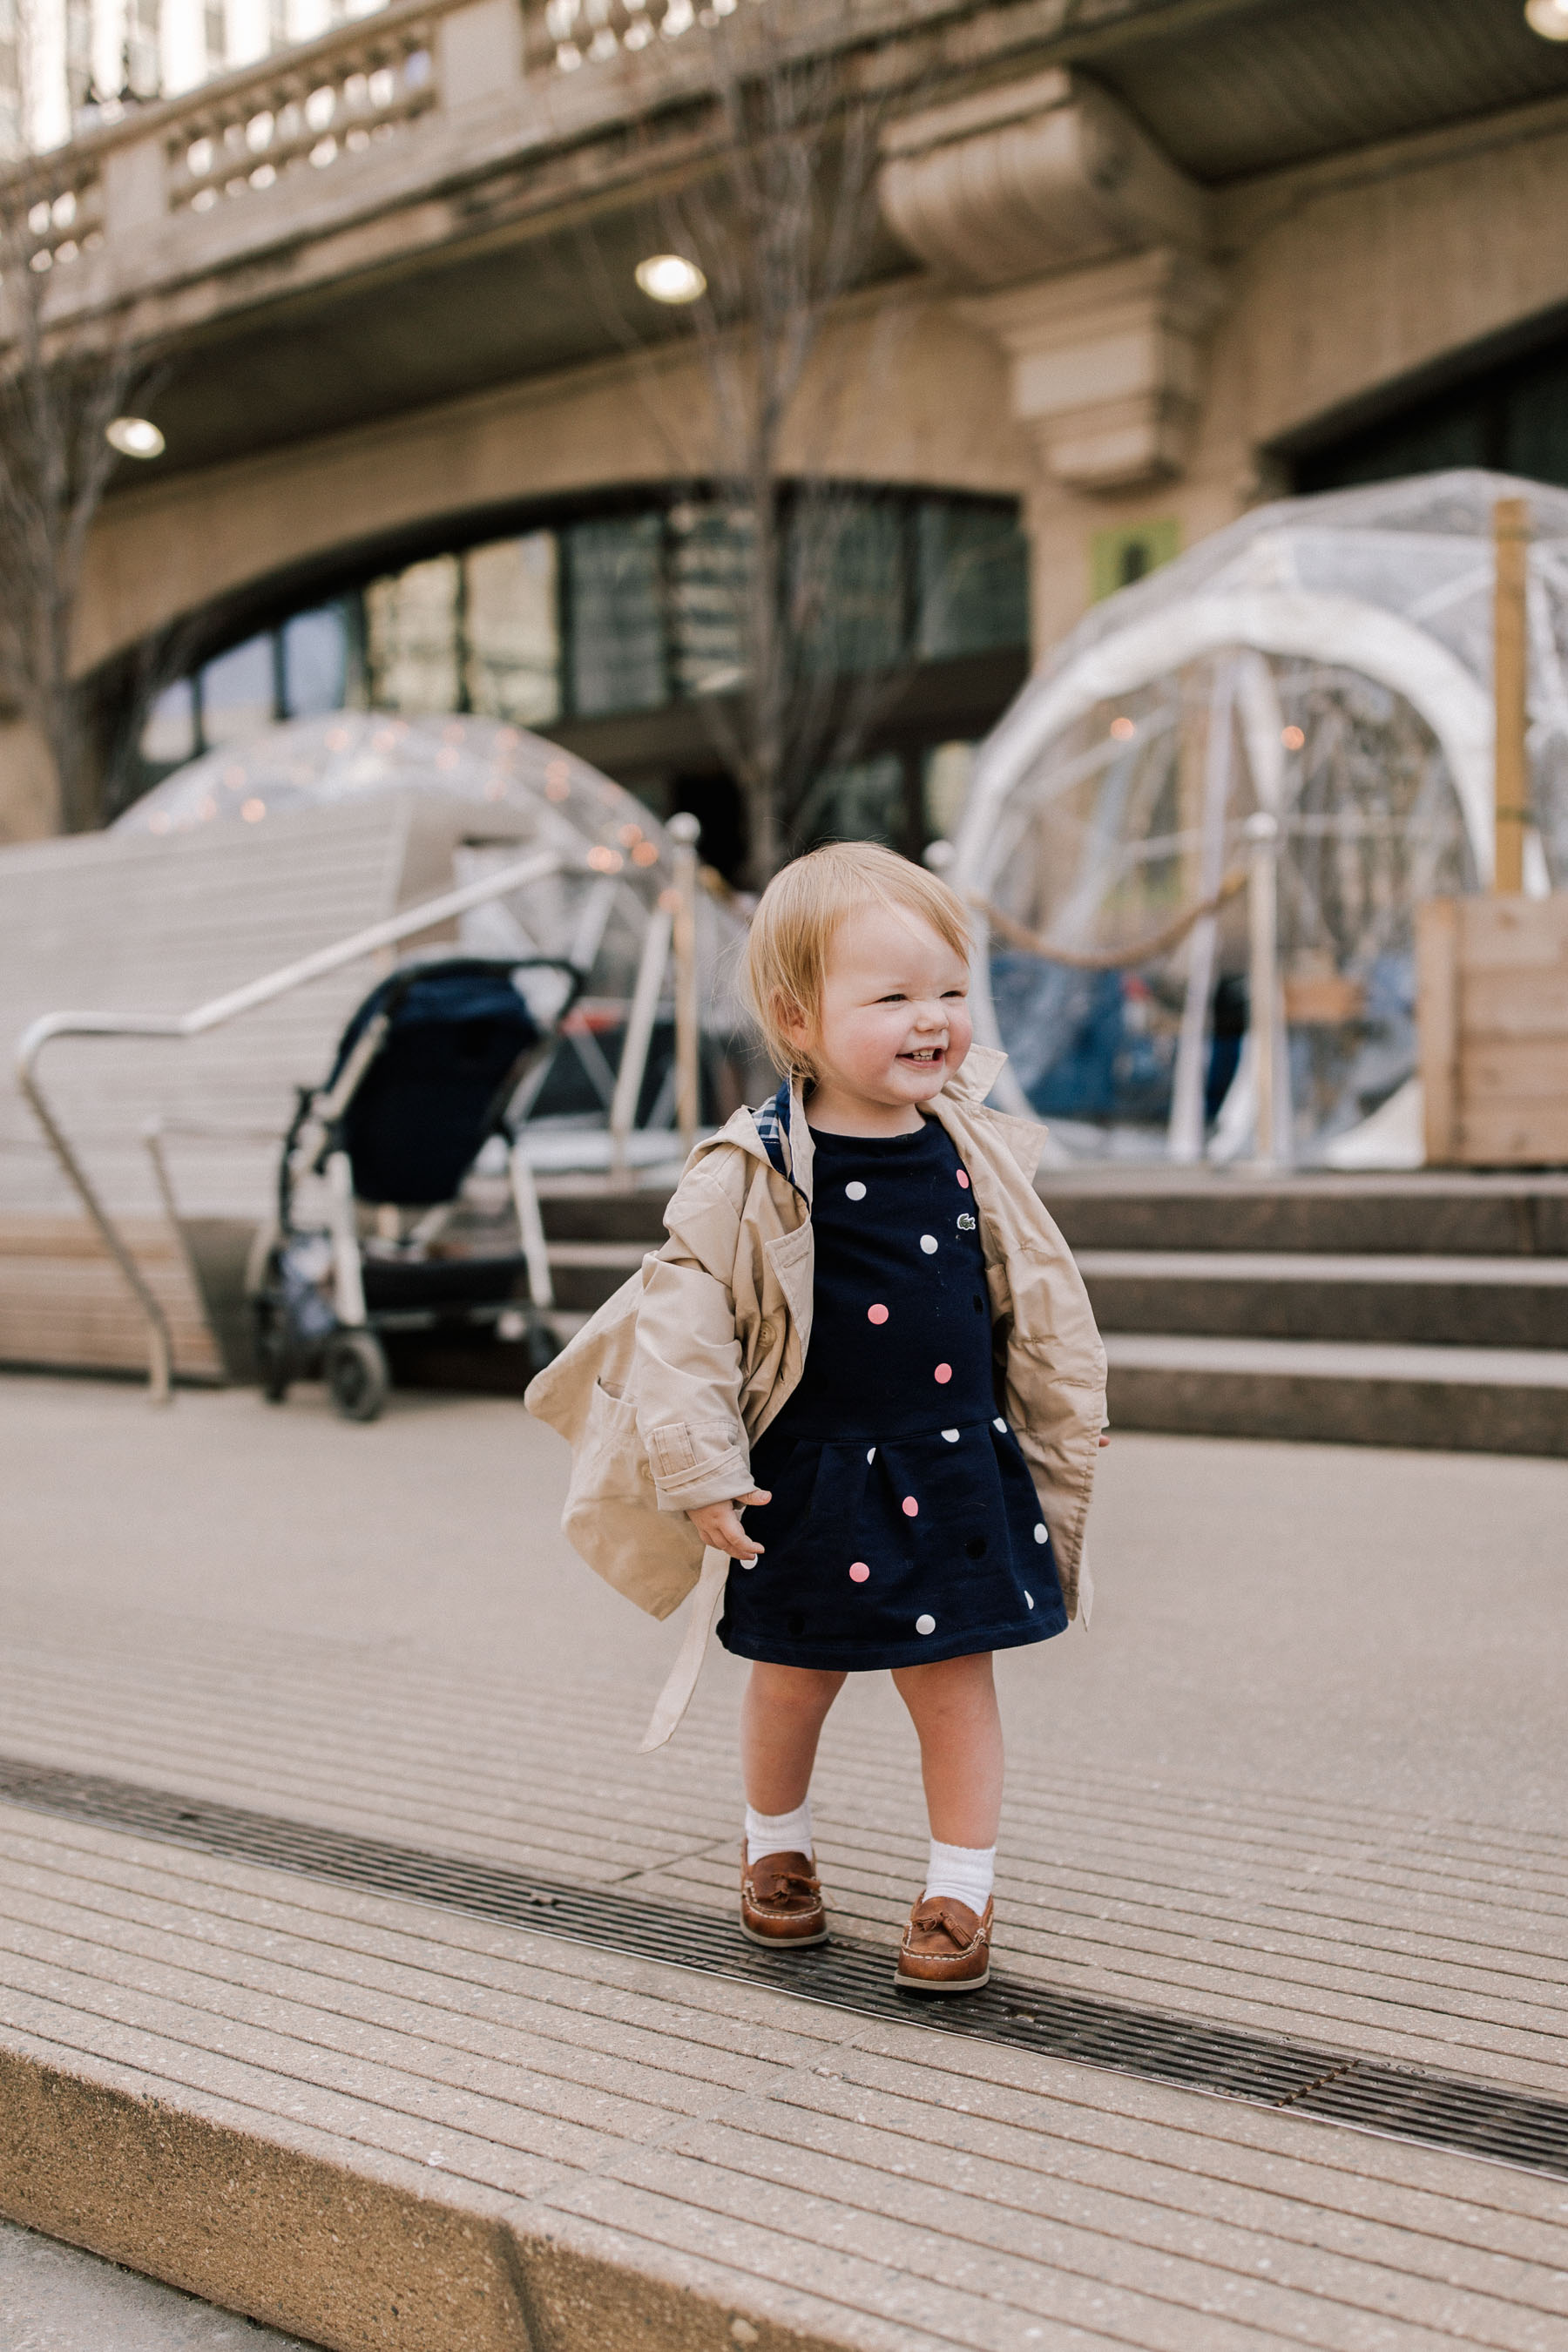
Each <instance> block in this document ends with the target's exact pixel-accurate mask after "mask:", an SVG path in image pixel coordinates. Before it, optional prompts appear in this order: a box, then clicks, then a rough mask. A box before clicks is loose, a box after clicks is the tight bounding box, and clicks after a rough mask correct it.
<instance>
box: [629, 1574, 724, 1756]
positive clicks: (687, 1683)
mask: <svg viewBox="0 0 1568 2352" xmlns="http://www.w3.org/2000/svg"><path fill="white" fill-rule="evenodd" d="M729 1573H730V1555H729V1553H728V1552H724V1551H715V1550H714V1549H712V1547H711V1545H710V1546H709V1547H707V1549H705V1550H704V1551H703V1554H702V1572H701V1574H700V1576H699V1578H698V1580H697V1590H696V1591H695V1592H694V1593H693V1594H692V1596H691V1613H690V1615H689V1617H688V1618H687V1621H686V1633H685V1637H684V1639H683V1640H682V1642H681V1644H680V1650H679V1655H678V1656H677V1658H676V1661H675V1664H674V1665H673V1666H672V1667H671V1668H670V1672H669V1680H668V1682H667V1683H666V1684H665V1686H664V1688H663V1689H662V1690H661V1691H660V1693H659V1695H658V1704H657V1705H656V1706H655V1708H654V1711H653V1715H652V1717H651V1719H650V1721H649V1723H648V1727H647V1730H646V1731H645V1732H644V1734H643V1738H642V1746H641V1748H639V1749H638V1751H637V1752H638V1754H639V1755H642V1756H647V1755H648V1754H649V1753H650V1751H651V1750H652V1749H654V1748H662V1747H663V1746H664V1744H665V1742H666V1741H667V1740H668V1738H670V1736H671V1734H672V1733H673V1732H674V1731H675V1730H676V1729H677V1728H678V1727H679V1722H680V1718H681V1717H682V1716H683V1715H684V1714H685V1713H686V1710H687V1708H688V1707H689V1706H690V1704H691V1695H692V1693H693V1691H695V1689H696V1688H697V1678H698V1676H699V1675H700V1673H701V1672H702V1661H703V1659H704V1658H705V1657H706V1655H707V1654H708V1637H709V1635H710V1633H712V1631H713V1620H714V1619H715V1618H716V1617H717V1616H718V1614H719V1603H720V1602H721V1601H722V1599H723V1598H724V1583H725V1580H726V1578H727V1577H728V1576H729Z"/></svg>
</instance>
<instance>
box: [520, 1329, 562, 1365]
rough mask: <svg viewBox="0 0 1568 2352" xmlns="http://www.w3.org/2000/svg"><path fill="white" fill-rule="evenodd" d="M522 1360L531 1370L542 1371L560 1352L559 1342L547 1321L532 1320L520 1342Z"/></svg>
mask: <svg viewBox="0 0 1568 2352" xmlns="http://www.w3.org/2000/svg"><path fill="white" fill-rule="evenodd" d="M522 1353H523V1360H524V1361H525V1362H526V1364H527V1366H528V1369H529V1370H530V1371H531V1372H542V1370H544V1367H545V1365H546V1364H552V1363H553V1362H554V1361H555V1359H556V1357H557V1356H558V1355H559V1354H560V1353H561V1342H560V1340H559V1339H557V1338H556V1336H555V1334H554V1332H553V1331H552V1329H551V1328H550V1326H549V1324H548V1323H544V1322H540V1321H537V1320H536V1321H532V1322H531V1323H530V1324H529V1327H528V1333H527V1336H526V1338H525V1339H524V1340H523V1343H522Z"/></svg>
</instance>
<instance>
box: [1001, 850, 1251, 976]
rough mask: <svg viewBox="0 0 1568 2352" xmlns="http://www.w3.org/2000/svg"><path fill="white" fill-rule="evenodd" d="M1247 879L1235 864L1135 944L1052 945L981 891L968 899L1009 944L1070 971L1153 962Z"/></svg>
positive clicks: (1118, 968)
mask: <svg viewBox="0 0 1568 2352" xmlns="http://www.w3.org/2000/svg"><path fill="white" fill-rule="evenodd" d="M1246 887H1247V869H1246V867H1245V866H1233V867H1232V868H1231V871H1230V872H1229V873H1228V874H1227V875H1226V877H1225V880H1224V881H1223V882H1222V883H1221V884H1220V886H1219V888H1218V889H1217V890H1216V891H1215V894H1214V896H1213V898H1204V899H1201V900H1200V901H1199V903H1198V905H1197V906H1195V907H1189V908H1187V909H1186V911H1185V912H1184V914H1180V915H1178V916H1176V918H1175V919H1174V920H1173V921H1172V922H1169V923H1167V924H1166V925H1165V927H1164V929H1163V930H1159V931H1154V932H1152V933H1151V935H1150V937H1149V938H1148V939H1146V940H1139V941H1138V942H1137V944H1136V946H1134V947H1130V948H1108V949H1103V950H1095V949H1090V948H1058V947H1053V946H1052V945H1051V943H1050V941H1049V940H1043V939H1041V937H1040V935H1039V933H1038V932H1037V931H1030V930H1026V929H1025V928H1024V926H1023V924H1022V923H1016V922H1015V921H1014V920H1013V918H1012V916H1011V915H1005V914H1004V913H1003V912H1002V909H1001V908H1000V907H994V906H993V905H992V904H991V901H990V899H989V898H981V896H980V894H979V892H978V891H975V890H972V891H971V892H970V894H969V903H970V905H971V906H972V907H974V908H978V909H979V911H980V913H981V914H983V915H984V918H985V919H986V921H987V922H988V923H989V924H990V925H991V928H992V929H993V930H994V931H998V932H1000V934H1001V936H1002V938H1003V939H1005V940H1006V941H1007V944H1008V946H1009V947H1015V948H1021V949H1022V950H1024V952H1025V954H1026V955H1037V956H1038V957H1040V958H1041V960H1042V961H1044V962H1046V963H1060V964H1066V966H1067V967H1068V971H1128V970H1130V969H1131V967H1132V966H1133V965H1134V964H1140V963H1152V961H1153V959H1154V958H1155V957H1156V956H1157V955H1163V954H1164V952H1165V950H1166V949H1167V948H1173V947H1175V946H1177V945H1178V944H1179V943H1180V942H1181V941H1182V940H1184V939H1185V938H1186V936H1187V933H1188V932H1189V931H1190V930H1191V929H1192V928H1193V925H1194V923H1201V922H1202V920H1203V919H1204V917H1205V915H1217V914H1218V913H1219V911H1220V908H1222V907H1225V906H1227V905H1228V904H1229V902H1230V900H1231V899H1232V898H1236V897H1237V896H1238V894H1239V893H1240V892H1241V891H1243V890H1245V889H1246Z"/></svg>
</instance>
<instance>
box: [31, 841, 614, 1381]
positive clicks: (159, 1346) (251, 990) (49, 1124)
mask: <svg viewBox="0 0 1568 2352" xmlns="http://www.w3.org/2000/svg"><path fill="white" fill-rule="evenodd" d="M572 865H573V861H571V860H569V859H567V858H565V857H563V856H561V854H560V853H559V852H558V851H556V850H536V851H535V852H534V854H533V855H532V856H531V857H524V858H521V859H520V860H519V862H518V863H517V864H516V865H515V866H503V867H502V868H501V869H500V872H498V873H495V874H490V875H487V876H486V877H484V878H483V879H482V880H481V881H478V882H469V883H466V884H465V885H464V886H463V887H462V888H461V889H458V890H447V891H445V892H443V894H442V895H441V897H440V898H426V900H425V901H424V902H423V904H422V905H420V906H417V907H409V908H405V910H404V912H403V913H402V914H401V915H390V916H388V917H387V918H386V919H385V920H384V921H383V922H379V923H372V924H371V925H370V926H369V928H368V929H364V930H362V931H354V932H353V933H352V934H351V936H350V937H349V938H347V939H346V940H337V941H335V942H334V944H333V945H332V946H331V947H327V948H318V949H316V950H315V951H314V953H312V954H310V955H308V956H301V957H300V958H299V959H298V960H297V961H295V962H293V963H289V964H284V965H282V966H281V967H280V968H279V970H278V971H269V972H266V973H264V974H263V975H262V977H261V978H260V979H259V980H252V981H247V982H246V984H245V986H244V987H243V988H235V989H230V990H229V992H227V994H226V995H224V996H215V997H214V998H213V999H212V1001H211V1003H207V1004H198V1005H196V1006H195V1009H194V1010H193V1011H192V1012H189V1013H44V1014H42V1015H41V1017H40V1018H39V1019H38V1020H37V1021H35V1022H33V1023H32V1024H30V1026H29V1027H28V1028H26V1029H25V1030H24V1031H23V1033H22V1035H21V1038H20V1039H19V1041H18V1043H17V1046H16V1076H17V1080H18V1083H19V1084H20V1086H21V1089H22V1092H23V1094H24V1095H25V1096H26V1100H27V1102H28V1104H29V1105H30V1107H31V1108H32V1111H33V1115H34V1117H35V1118H37V1122H38V1124H39V1126H40V1127H41V1128H42V1129H43V1130H44V1134H45V1136H46V1137H47V1140H48V1143H49V1145H50V1148H51V1149H52V1150H53V1152H54V1155H55V1157H56V1159H57V1160H58V1161H59V1163H60V1166H61V1168H62V1169H63V1170H64V1171H65V1173H66V1177H67V1180H68V1182H69V1183H70V1184H71V1186H72V1187H73V1188H74V1190H75V1192H76V1193H77V1196H78V1198H79V1200H80V1202H81V1204H82V1206H83V1208H84V1209H85V1210H86V1211H87V1213H88V1215H89V1218H90V1219H91V1220H92V1223H93V1224H94V1225H95V1226H96V1227H97V1229H98V1234H99V1238H100V1241H101V1242H102V1243H103V1245H104V1247H105V1249H107V1251H108V1252H109V1255H110V1257H111V1258H112V1259H113V1260H114V1263H115V1265H117V1266H118V1267H119V1269H120V1272H121V1275H122V1276H123V1277H124V1280H125V1285H126V1287H127V1288H128V1289H129V1291H130V1292H131V1295H132V1297H133V1298H134V1299H135V1301H136V1304H137V1306H138V1307H140V1308H141V1310H142V1318H143V1319H144V1320H145V1322H146V1325H147V1387H148V1394H149V1396H150V1398H151V1400H152V1402H153V1403H154V1404H167V1403H168V1402H169V1401H170V1399H171V1397H172V1395H173V1393H174V1387H173V1372H174V1349H173V1344H172V1342H171V1339H170V1337H169V1325H168V1319H167V1318H166V1317H165V1315H164V1313H163V1308H162V1307H161V1306H160V1305H159V1303H158V1301H157V1299H156V1298H155V1297H154V1296H153V1291H152V1289H151V1287H150V1286H149V1285H148V1282H147V1280H146V1277H145V1276H143V1274H142V1269H141V1267H140V1266H139V1265H137V1263H136V1261H135V1259H134V1258H133V1257H132V1255H131V1252H130V1250H129V1248H128V1247H127V1246H126V1244H125V1241H124V1239H123V1237H122V1236H121V1233H120V1230H119V1227H118V1226H117V1225H116V1224H115V1223H114V1220H113V1218H112V1217H111V1216H110V1213H109V1211H108V1209H107V1208H106V1207H105V1206H104V1203H103V1202H102V1201H101V1200H100V1198H99V1195H98V1192H97V1190H96V1188H95V1187H94V1185H93V1182H92V1180H91V1178H90V1177H89V1175H88V1173H87V1171H86V1169H85V1168H83V1166H82V1164H81V1162H80V1160H79V1159H78V1158H77V1155H76V1151H75V1150H74V1148H73V1146H72V1144H71V1141H70V1139H69V1137H68V1135H67V1134H66V1132H65V1129H63V1128H62V1127H61V1125H60V1123H59V1120H58V1118H57V1117H56V1115H55V1112H54V1109H53V1108H52V1107H51V1105H50V1103H49V1101H48V1098H47V1096H46V1095H45V1093H44V1091H43V1087H42V1086H41V1084H40V1082H39V1079H38V1075H37V1065H38V1061H39V1058H40V1056H41V1055H42V1054H43V1050H44V1047H45V1046H46V1045H50V1044H52V1042H53V1041H54V1039H55V1038H57V1037H200V1036H204V1035H205V1034H206V1032H207V1031H208V1030H209V1029H219V1028H221V1027H222V1026H223V1025H224V1024H225V1023H226V1022H228V1021H233V1020H235V1019H237V1016H238V1015H239V1014H240V1013H253V1012H254V1011H256V1009H257V1007H258V1006H259V1005H263V1004H271V1003H274V1002H275V1001H276V999H277V998H279V996H287V995H289V993H290V992H292V991H293V990H294V989H296V988H304V987H306V986H307V985H308V984H309V983H310V982H311V981H313V980H323V979H325V977H326V975H327V974H328V973H329V972H333V971H342V968H343V966H344V965H345V964H350V963H357V962H358V961H360V959H361V958H362V957H363V956H367V955H374V952H375V950H376V949H377V948H386V947H395V945H396V944H397V942H398V940H406V939H411V938H413V937H414V936H415V934H416V933H417V932H419V931H427V930H431V929H434V928H435V926H436V925H437V923H445V922H449V921H450V920H451V919H453V917H455V916H458V915H463V914H467V913H468V910H469V909H470V908H474V907H482V906H485V905H487V904H488V903H489V900H490V899H492V898H505V897H506V896H507V895H508V894H509V893H510V891H513V890H520V889H522V888H524V887H526V885H527V884H529V883H530V882H538V881H542V879H543V877H544V876H545V875H547V874H558V873H561V872H563V870H566V869H567V868H568V867H569V866H572ZM586 870H587V869H586V868H585V867H584V871H586Z"/></svg>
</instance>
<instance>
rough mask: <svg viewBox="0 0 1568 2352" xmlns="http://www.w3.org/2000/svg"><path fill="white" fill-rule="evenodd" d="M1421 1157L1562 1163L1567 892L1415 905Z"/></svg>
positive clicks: (1565, 1144) (1484, 1163)
mask: <svg viewBox="0 0 1568 2352" xmlns="http://www.w3.org/2000/svg"><path fill="white" fill-rule="evenodd" d="M1415 959H1416V980H1417V992H1418V998H1417V1011H1418V1019H1419V1024H1420V1056H1421V1085H1422V1094H1423V1097H1424V1101H1425V1108H1426V1158H1427V1160H1428V1162H1429V1163H1431V1164H1432V1165H1434V1166H1437V1167H1444V1166H1447V1167H1458V1168H1535V1167H1542V1166H1553V1165H1563V1164H1565V1163H1568V892H1560V893H1559V894H1558V895H1557V896H1555V897H1553V898H1432V899H1429V900H1428V901H1427V902H1426V905H1425V906H1423V907H1420V908H1417V910H1416V925H1415Z"/></svg>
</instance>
